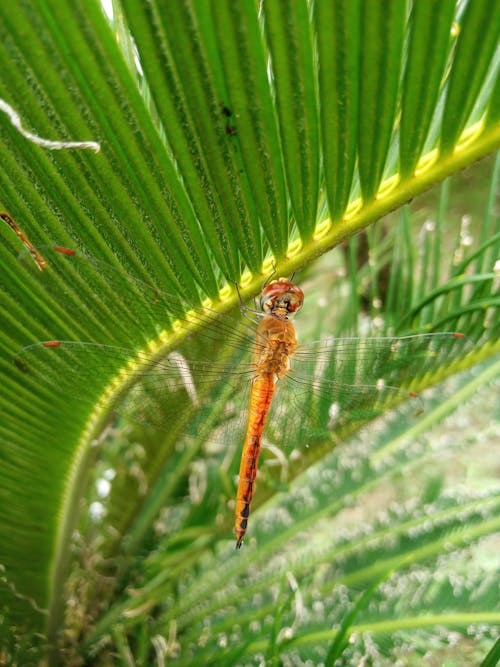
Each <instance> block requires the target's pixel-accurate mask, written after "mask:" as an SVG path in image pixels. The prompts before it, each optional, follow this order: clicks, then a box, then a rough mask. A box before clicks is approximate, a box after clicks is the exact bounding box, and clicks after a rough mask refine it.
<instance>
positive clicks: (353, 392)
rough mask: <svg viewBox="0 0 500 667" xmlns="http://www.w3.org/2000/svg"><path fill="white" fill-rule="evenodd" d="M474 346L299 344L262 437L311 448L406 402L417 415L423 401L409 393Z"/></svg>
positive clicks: (444, 336) (424, 341)
mask: <svg viewBox="0 0 500 667" xmlns="http://www.w3.org/2000/svg"><path fill="white" fill-rule="evenodd" d="M472 347H473V345H472V342H471V341H470V340H468V339H466V338H464V337H463V336H461V335H460V334H455V333H436V334H433V333H431V334H417V335H414V336H406V337H399V338H398V337H386V338H365V339H363V338H336V339H335V338H332V339H326V340H322V341H318V342H317V343H314V344H311V345H307V346H306V345H304V346H300V348H299V350H298V352H297V353H296V355H294V357H293V358H292V360H291V370H290V373H289V375H288V376H287V377H286V378H284V379H283V380H282V381H280V383H279V385H280V386H278V389H277V394H276V397H275V400H274V401H273V406H272V407H271V410H270V414H269V418H268V421H269V427H268V431H267V433H268V436H269V437H270V438H271V439H272V440H273V442H274V443H275V444H280V445H290V444H291V445H295V446H305V445H311V444H313V443H314V442H315V441H316V440H321V441H324V440H325V438H332V437H333V438H335V437H336V435H337V434H338V432H339V431H341V429H342V428H344V427H345V426H348V425H355V424H356V425H361V424H363V423H364V422H367V421H369V420H371V419H374V418H376V417H378V416H380V415H382V414H384V413H385V412H387V411H388V410H389V409H390V408H392V407H394V406H396V405H398V404H399V403H402V402H403V401H405V400H408V399H411V400H412V402H413V405H414V408H415V409H414V413H415V414H419V413H420V412H421V410H422V407H423V401H422V400H421V398H420V397H419V396H416V393H415V391H414V390H415V389H417V388H420V387H421V386H423V385H424V384H425V380H426V378H427V377H428V376H429V375H430V374H432V373H435V372H436V371H437V370H438V369H439V368H441V367H442V366H445V365H446V364H447V363H448V362H449V361H450V360H451V359H453V358H454V357H455V356H456V355H457V354H459V355H460V358H462V357H463V356H464V354H466V353H467V352H468V351H470V349H472Z"/></svg>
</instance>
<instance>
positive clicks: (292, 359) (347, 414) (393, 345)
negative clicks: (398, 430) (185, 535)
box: [15, 246, 468, 549]
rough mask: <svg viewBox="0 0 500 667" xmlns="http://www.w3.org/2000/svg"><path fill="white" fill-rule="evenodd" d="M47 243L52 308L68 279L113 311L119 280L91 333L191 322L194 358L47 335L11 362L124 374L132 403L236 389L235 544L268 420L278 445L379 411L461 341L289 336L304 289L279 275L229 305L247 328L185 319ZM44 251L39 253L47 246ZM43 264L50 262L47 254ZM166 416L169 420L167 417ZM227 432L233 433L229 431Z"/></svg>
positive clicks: (41, 370)
mask: <svg viewBox="0 0 500 667" xmlns="http://www.w3.org/2000/svg"><path fill="white" fill-rule="evenodd" d="M52 250H53V253H52V254H53V255H54V257H55V256H56V255H57V256H59V257H61V258H63V259H62V261H63V262H66V265H65V266H62V267H61V271H60V276H62V278H63V280H62V281H61V280H60V279H59V278H56V279H55V280H54V281H52V283H51V288H50V290H49V291H50V292H51V295H52V297H53V298H52V300H53V302H54V304H55V306H54V307H61V303H63V302H64V299H65V298H66V299H67V298H68V291H70V290H68V288H67V287H66V286H65V282H66V280H68V281H69V280H70V279H72V280H73V282H75V281H76V283H78V285H79V287H78V288H75V289H78V297H79V303H80V301H83V303H84V304H86V303H88V307H89V313H91V311H92V307H93V306H95V308H94V309H95V310H99V309H101V310H102V311H103V312H106V313H108V315H109V317H110V318H113V307H114V306H113V295H114V294H115V293H116V292H117V291H118V293H123V282H124V281H126V282H127V285H128V293H129V294H130V300H129V303H130V304H132V303H133V302H135V303H136V304H137V305H136V306H134V307H132V306H131V310H130V314H129V311H123V312H122V313H120V316H119V317H117V318H116V320H114V321H108V322H106V326H105V327H103V333H104V332H106V333H107V335H108V337H109V332H110V331H114V332H115V334H116V336H117V337H118V327H119V326H121V327H122V329H123V328H124V327H125V329H126V328H127V317H128V316H129V317H130V318H131V319H133V320H134V321H135V324H136V325H137V318H139V326H142V320H143V321H144V325H146V323H149V325H151V322H156V323H158V322H163V321H165V322H167V323H168V322H170V324H172V323H176V324H177V325H178V324H179V323H180V322H181V323H182V322H184V323H185V324H186V325H188V326H191V327H194V328H195V329H199V331H198V334H199V338H200V340H201V342H202V344H201V349H202V351H203V358H201V359H200V358H199V356H197V357H196V358H189V356H185V355H184V354H177V355H175V354H174V355H172V354H169V355H167V356H165V354H164V353H163V352H160V353H159V352H151V351H148V352H146V351H140V352H137V351H136V350H134V349H133V348H130V347H127V346H126V345H122V344H121V343H120V344H116V343H112V342H96V341H82V340H61V339H53V340H45V341H39V342H36V343H33V344H31V345H28V346H27V347H25V348H23V350H21V351H20V352H19V354H18V355H17V356H16V360H15V361H16V365H17V366H18V368H20V369H21V370H22V371H24V372H27V373H32V374H34V375H36V376H38V377H39V378H40V379H41V381H42V382H43V383H44V384H49V385H50V386H51V387H54V388H57V389H58V390H59V391H63V392H66V391H69V392H70V393H74V390H75V388H78V387H79V388H80V391H82V387H83V388H85V386H86V384H87V383H86V380H87V379H88V378H94V379H95V378H96V377H103V376H106V373H107V372H109V373H108V374H109V375H110V376H111V375H113V374H114V373H118V372H121V375H122V376H123V374H124V373H125V375H126V373H127V372H130V374H131V377H132V382H131V393H132V394H133V395H135V406H136V407H137V406H139V407H140V406H142V403H143V401H144V396H146V394H147V393H148V392H149V393H150V392H153V393H154V394H156V393H159V394H165V393H167V394H168V393H173V392H174V391H178V392H179V391H181V392H184V393H185V394H186V396H187V397H188V398H189V400H190V401H192V402H193V403H196V402H197V401H198V400H199V390H200V387H201V388H202V389H205V394H206V393H207V392H206V389H207V387H208V388H209V389H210V388H211V387H214V386H216V385H219V384H220V383H230V384H231V385H233V386H235V387H242V386H243V387H244V390H245V391H246V393H247V394H248V395H247V397H246V400H247V410H246V415H245V417H244V419H245V421H246V432H245V435H244V437H243V447H242V453H241V461H240V467H239V481H238V485H237V491H236V502H235V522H234V532H235V535H236V548H237V549H240V548H241V546H242V544H243V541H244V539H245V536H246V534H247V530H248V523H249V517H250V509H251V503H252V499H253V496H254V492H255V486H256V478H257V468H258V463H259V457H260V453H261V448H262V445H263V442H264V438H265V435H266V433H267V432H268V431H269V428H270V427H271V428H272V430H273V432H274V434H275V439H277V440H278V441H279V443H278V444H282V445H284V444H287V443H288V442H289V440H290V439H292V438H293V437H295V438H297V437H298V438H300V439H301V440H302V441H303V444H304V445H308V444H309V442H313V441H314V440H315V439H321V438H323V439H324V437H325V435H326V436H328V435H331V434H332V432H334V431H335V430H337V429H338V428H340V427H341V426H342V425H343V424H346V423H351V422H356V421H359V422H362V421H363V420H366V419H367V418H370V417H373V416H377V415H378V414H382V413H383V412H384V411H385V410H386V409H387V406H388V405H389V406H392V405H394V404H397V403H399V402H401V401H402V400H405V399H407V398H408V397H412V398H414V397H415V396H416V394H415V393H414V392H413V391H411V385H412V383H413V382H414V381H415V380H418V378H422V377H423V376H425V375H426V374H427V373H429V372H432V371H433V369H435V368H437V367H439V366H440V365H442V364H444V363H446V361H447V360H448V359H452V358H453V357H454V355H455V354H456V353H457V346H458V347H459V348H460V351H461V353H463V351H464V345H466V343H467V340H468V339H466V337H465V336H464V334H462V333H459V332H453V331H451V332H432V333H419V334H413V335H408V336H402V337H396V336H387V337H379V338H357V337H352V338H336V337H333V336H331V337H327V338H323V339H320V340H318V341H314V342H312V343H308V344H301V343H299V342H298V338H297V332H296V329H295V326H294V322H293V320H294V317H295V315H296V314H297V313H298V312H299V311H300V310H301V308H302V306H303V303H304V292H303V290H302V289H301V288H300V287H299V286H297V285H295V284H294V283H292V282H291V281H290V280H288V279H287V278H278V279H276V280H272V281H270V282H268V283H267V284H265V285H264V287H263V289H262V292H261V295H260V301H259V306H260V307H259V310H256V309H252V308H249V307H247V306H245V305H244V304H243V303H242V302H240V309H241V313H242V314H243V315H244V316H245V318H248V319H250V320H251V321H252V327H248V326H247V325H246V322H243V323H238V322H237V321H236V320H235V319H234V318H233V317H230V316H223V315H221V314H220V313H219V312H217V311H216V310H215V309H212V308H210V307H208V306H201V307H200V306H198V307H197V308H196V309H194V310H192V311H191V312H190V313H189V314H188V315H186V311H188V310H189V305H190V304H188V303H186V301H185V299H182V298H179V297H175V296H172V295H169V294H166V293H164V292H162V291H161V290H159V289H157V288H156V287H154V286H152V285H151V284H149V283H145V282H142V281H140V280H138V279H137V278H134V277H133V276H130V275H129V274H128V273H124V272H123V271H119V270H118V269H115V268H114V267H112V266H111V265H107V264H105V263H103V262H99V261H98V260H96V259H94V258H92V257H90V256H89V255H86V254H85V253H81V252H78V251H74V250H71V249H68V248H64V247H60V246H54V247H53V249H52ZM44 254H45V256H46V257H47V258H49V254H48V253H44ZM48 261H49V264H52V265H53V264H54V263H55V260H54V259H52V258H49V260H48ZM75 271H76V273H75ZM89 271H91V272H92V271H93V272H95V273H97V274H98V281H99V284H100V289H99V293H98V294H94V293H93V292H92V290H90V291H88V289H87V291H86V289H85V288H86V282H85V275H86V274H87V273H88V272H89ZM44 275H46V273H45V274H44ZM82 280H83V282H82ZM87 287H88V286H87ZM58 289H59V293H58V292H57V290H58ZM86 297H88V298H86ZM94 300H95V301H94ZM79 307H80V306H79ZM115 310H116V309H115ZM63 311H64V307H63ZM89 316H91V315H89ZM96 319H97V320H98V318H96ZM240 319H243V318H240ZM114 325H116V328H114ZM174 330H175V326H174ZM221 341H223V342H224V345H225V348H226V349H229V350H234V351H235V352H237V359H238V360H237V361H236V362H235V361H234V360H233V357H232V356H231V355H227V356H226V357H225V358H224V360H221V359H217V358H211V356H212V357H213V356H215V357H216V356H217V354H218V351H219V343H220V342H221ZM117 342H118V341H117ZM211 351H212V355H211ZM186 354H187V353H186ZM131 360H135V366H134V368H133V370H130V371H128V369H130V368H131V367H130V361H131ZM132 385H134V386H132ZM401 385H404V386H401ZM134 392H135V394H134ZM208 393H210V392H208ZM75 395H77V394H76V393H75ZM167 414H168V419H169V420H173V421H175V415H172V413H171V412H170V413H167ZM242 419H243V417H242ZM228 435H229V437H231V438H234V437H236V436H235V435H234V432H233V431H231V432H230V433H229V434H228Z"/></svg>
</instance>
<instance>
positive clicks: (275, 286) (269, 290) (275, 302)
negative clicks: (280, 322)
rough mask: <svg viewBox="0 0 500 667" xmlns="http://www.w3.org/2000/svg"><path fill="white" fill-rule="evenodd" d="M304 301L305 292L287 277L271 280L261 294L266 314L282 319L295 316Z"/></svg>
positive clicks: (261, 303)
mask: <svg viewBox="0 0 500 667" xmlns="http://www.w3.org/2000/svg"><path fill="white" fill-rule="evenodd" d="M303 303H304V292H303V291H302V290H301V289H300V287H297V285H294V284H293V283H291V282H290V281H289V280H287V279H286V278H278V280H273V281H272V282H270V283H269V285H266V286H265V287H264V289H263V290H262V294H261V296H260V307H261V308H262V310H263V311H264V312H265V313H266V315H275V316H276V317H279V318H281V319H286V318H288V317H290V316H293V315H294V314H295V313H296V312H297V311H298V310H300V309H301V308H302V304H303Z"/></svg>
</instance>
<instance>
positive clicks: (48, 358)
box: [14, 341, 253, 425]
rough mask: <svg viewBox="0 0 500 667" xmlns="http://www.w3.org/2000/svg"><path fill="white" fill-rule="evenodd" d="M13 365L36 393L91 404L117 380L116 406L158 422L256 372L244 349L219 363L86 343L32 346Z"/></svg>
mask: <svg viewBox="0 0 500 667" xmlns="http://www.w3.org/2000/svg"><path fill="white" fill-rule="evenodd" d="M14 364H15V366H16V367H17V368H18V370H19V371H20V372H22V373H23V374H25V376H26V378H27V379H28V381H29V380H30V379H31V380H32V381H33V383H34V385H35V386H36V389H37V392H40V391H44V390H45V391H47V392H48V393H49V394H51V395H52V394H57V395H63V396H65V397H74V398H76V399H77V400H78V401H82V402H87V403H88V404H90V405H93V404H95V401H96V400H97V399H98V398H99V396H100V395H101V394H102V392H103V391H104V390H105V389H106V387H108V386H112V385H110V383H113V384H114V386H115V388H116V390H117V392H116V393H117V395H119V399H120V400H119V404H117V405H116V406H114V407H116V409H117V410H118V411H119V412H121V413H122V414H126V415H127V416H128V417H130V418H132V419H133V420H136V421H141V422H148V421H150V422H151V423H154V424H155V425H161V424H162V422H163V424H164V423H166V422H168V420H169V419H170V418H171V415H172V410H175V409H176V408H175V406H176V405H177V408H179V402H183V403H191V404H192V405H193V407H198V406H199V405H200V403H201V402H202V401H203V400H205V399H206V398H207V397H210V395H211V393H213V391H214V388H215V387H217V386H218V385H219V384H221V383H222V384H226V385H230V386H232V387H235V388H237V387H238V386H239V385H240V384H242V383H245V382H248V380H249V379H250V378H251V377H252V374H253V366H252V364H251V363H249V362H248V354H246V353H245V351H244V350H242V349H239V348H238V349H236V350H233V352H232V355H231V356H230V357H228V358H227V359H226V361H225V362H223V361H220V362H218V363H215V362H211V361H204V360H197V361H195V360H188V359H186V358H185V357H184V356H183V355H182V354H181V352H179V351H176V352H173V353H171V354H169V355H167V356H163V357H157V356H155V355H153V354H147V353H144V352H138V353H137V352H134V350H132V349H129V348H126V347H121V346H116V345H104V344H99V343H92V342H82V341H48V342H45V343H43V342H42V343H36V344H33V345H29V346H27V347H26V348H24V349H23V350H21V351H20V352H19V353H18V354H17V355H16V357H15V359H14ZM118 390H119V391H118ZM169 404H170V405H171V406H172V408H169V407H168V406H169ZM161 406H163V407H162V409H159V408H160V407H161Z"/></svg>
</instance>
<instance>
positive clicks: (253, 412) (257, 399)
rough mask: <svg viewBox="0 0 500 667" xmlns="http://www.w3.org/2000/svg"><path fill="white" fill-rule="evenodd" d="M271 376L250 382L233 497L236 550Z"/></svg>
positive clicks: (245, 515)
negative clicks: (245, 431) (237, 477)
mask: <svg viewBox="0 0 500 667" xmlns="http://www.w3.org/2000/svg"><path fill="white" fill-rule="evenodd" d="M274 386H275V381H274V375H273V374H271V373H264V374H262V375H258V376H257V377H256V378H255V379H254V380H253V382H252V389H251V393H250V408H249V415H248V428H247V434H246V437H245V443H244V445H243V451H242V453H241V463H240V480H239V483H238V493H237V497H236V521H235V532H236V548H237V549H239V548H240V547H241V545H242V543H243V538H244V537H245V534H246V532H247V528H248V517H249V516H250V504H251V502H252V497H253V494H254V491H255V478H256V476H257V467H258V463H259V454H260V445H261V442H262V433H263V431H264V426H265V423H266V417H267V413H268V412H269V407H270V405H271V401H272V398H273V394H274Z"/></svg>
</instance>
